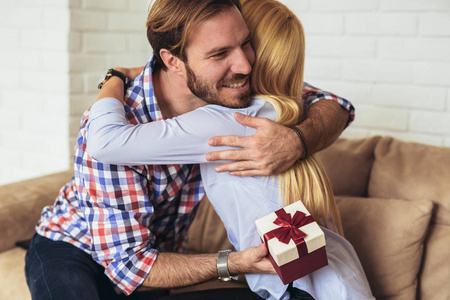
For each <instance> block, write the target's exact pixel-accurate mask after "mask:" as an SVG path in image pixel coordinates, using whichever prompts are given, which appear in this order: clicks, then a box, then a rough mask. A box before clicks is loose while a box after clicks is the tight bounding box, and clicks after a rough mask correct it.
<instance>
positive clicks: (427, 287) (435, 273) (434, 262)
mask: <svg viewBox="0 0 450 300" xmlns="http://www.w3.org/2000/svg"><path fill="white" fill-rule="evenodd" d="M449 262H450V226H445V225H433V224H432V225H431V226H430V228H429V232H428V237H427V240H426V242H425V249H424V258H423V263H422V270H421V273H420V277H419V278H420V286H419V294H420V299H423V300H426V299H450V298H448V297H449V295H450V263H449ZM446 283H448V284H446Z"/></svg>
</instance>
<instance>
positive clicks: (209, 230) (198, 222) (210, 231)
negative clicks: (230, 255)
mask: <svg viewBox="0 0 450 300" xmlns="http://www.w3.org/2000/svg"><path fill="white" fill-rule="evenodd" d="M188 247H189V252H190V253H217V252H218V251H219V250H224V249H234V248H233V245H231V243H230V241H229V240H228V236H227V231H226V230H225V227H224V226H223V223H222V221H221V220H220V218H219V216H218V215H217V213H216V212H215V210H214V207H213V206H212V205H211V203H210V202H209V200H208V197H207V196H205V197H203V199H202V200H201V202H200V204H199V208H198V210H197V214H196V215H195V218H194V221H193V222H192V224H191V226H190V227H189V232H188Z"/></svg>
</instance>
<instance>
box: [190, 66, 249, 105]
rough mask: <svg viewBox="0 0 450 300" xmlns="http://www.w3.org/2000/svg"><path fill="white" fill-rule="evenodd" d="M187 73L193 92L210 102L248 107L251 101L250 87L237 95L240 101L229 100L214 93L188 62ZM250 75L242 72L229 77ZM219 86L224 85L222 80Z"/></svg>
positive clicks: (234, 78) (243, 77) (237, 79)
mask: <svg viewBox="0 0 450 300" xmlns="http://www.w3.org/2000/svg"><path fill="white" fill-rule="evenodd" d="M185 66H186V73H187V86H188V88H189V89H190V90H191V92H192V94H194V95H195V96H197V97H198V98H200V99H202V100H203V101H205V102H206V103H208V104H216V105H220V106H225V107H229V108H243V107H248V106H249V105H250V103H251V100H252V98H251V91H250V89H248V90H247V91H245V92H244V93H242V94H240V95H238V96H237V99H238V102H237V103H234V102H235V101H230V100H227V99H226V98H223V97H220V96H219V95H218V94H217V93H214V92H213V91H212V90H211V88H209V87H208V85H207V83H206V82H205V81H202V80H200V79H199V78H198V77H197V76H196V75H195V73H194V71H193V70H192V69H191V68H190V67H189V65H188V64H187V63H186V64H185ZM247 77H248V76H247V75H242V74H236V75H235V76H233V77H232V78H230V79H229V81H230V80H233V81H239V80H244V79H246V78H247ZM247 80H248V79H247ZM217 85H218V86H222V81H220V82H219V83H218V84H217Z"/></svg>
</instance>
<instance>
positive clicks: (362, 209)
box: [336, 196, 433, 300]
mask: <svg viewBox="0 0 450 300" xmlns="http://www.w3.org/2000/svg"><path fill="white" fill-rule="evenodd" d="M336 201H337V204H338V207H339V211H340V213H341V218H342V225H343V227H344V232H345V237H346V238H347V239H348V240H349V241H350V242H351V243H352V245H353V246H354V248H355V251H356V252H357V254H358V256H359V258H360V260H361V264H362V266H363V268H364V270H365V272H366V275H367V279H368V280H369V284H370V287H371V289H372V292H373V294H374V296H375V297H376V298H377V299H390V300H392V299H398V300H400V299H415V295H416V289H417V277H418V272H419V268H420V263H421V258H422V250H423V241H424V239H425V235H426V232H427V228H428V224H429V221H430V217H431V211H432V207H433V206H432V203H431V201H429V200H421V201H404V200H394V199H376V198H359V197H344V196H342V197H336Z"/></svg>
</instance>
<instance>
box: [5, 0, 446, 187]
mask: <svg viewBox="0 0 450 300" xmlns="http://www.w3.org/2000/svg"><path fill="white" fill-rule="evenodd" d="M282 2H284V3H286V4H287V5H288V6H289V7H290V8H291V9H292V10H293V11H294V12H295V13H296V14H297V15H298V16H299V17H300V19H301V20H302V23H303V25H304V27H305V31H306V36H307V38H306V39H307V57H306V68H305V70H306V74H305V78H306V80H307V81H308V82H310V83H311V84H313V85H317V86H319V87H321V88H323V89H327V90H330V91H333V92H335V93H337V94H339V95H342V96H344V97H346V98H348V99H349V100H351V101H352V102H353V104H354V105H355V106H356V109H357V114H356V121H355V122H354V124H353V125H352V126H350V128H348V129H347V130H346V131H345V132H344V136H345V137H349V138H359V137H367V136H371V135H375V134H381V135H391V136H394V137H397V138H400V139H404V140H410V141H417V142H423V143H428V144H434V145H445V146H450V1H449V0H414V1H411V0H364V1H360V0H314V1H313V0H283V1H282ZM148 5H149V0H40V1H35V0H18V1H8V0H0V40H1V41H2V42H1V43H0V65H1V66H2V68H1V69H0V125H1V127H0V155H1V169H0V184H4V183H7V182H12V181H16V180H21V179H24V178H27V177H32V176H37V175H40V174H45V173H51V172H54V171H58V170H63V169H66V168H68V167H69V166H70V165H71V161H72V153H73V146H74V142H75V138H76V134H77V131H78V125H79V120H80V116H81V114H82V113H83V111H84V110H85V109H86V108H87V107H89V106H90V105H91V104H92V103H93V102H94V100H95V98H96V95H97V89H96V86H97V81H98V79H99V77H100V76H101V74H104V72H105V70H106V69H108V68H110V67H114V66H136V65H143V64H144V63H145V62H146V61H147V60H148V58H149V57H150V53H151V50H150V49H149V45H148V42H147V40H146V36H145V19H146V15H147V11H148Z"/></svg>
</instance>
